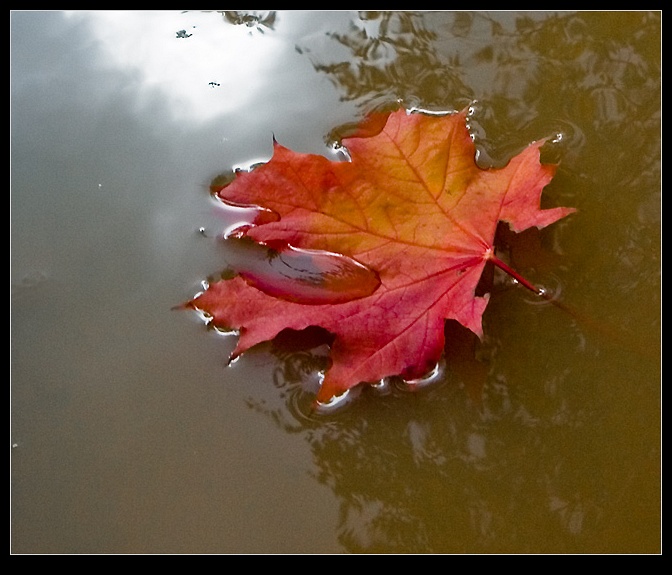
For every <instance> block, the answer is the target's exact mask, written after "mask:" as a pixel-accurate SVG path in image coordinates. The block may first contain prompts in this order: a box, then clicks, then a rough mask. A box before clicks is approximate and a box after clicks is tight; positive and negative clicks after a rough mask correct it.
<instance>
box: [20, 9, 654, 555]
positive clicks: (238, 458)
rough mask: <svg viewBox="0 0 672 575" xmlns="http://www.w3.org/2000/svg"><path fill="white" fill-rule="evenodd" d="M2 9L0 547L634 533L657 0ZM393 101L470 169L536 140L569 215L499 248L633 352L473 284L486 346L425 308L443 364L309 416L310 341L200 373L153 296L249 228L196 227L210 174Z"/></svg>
mask: <svg viewBox="0 0 672 575" xmlns="http://www.w3.org/2000/svg"><path fill="white" fill-rule="evenodd" d="M20 16H21V18H19V19H16V21H15V22H16V25H14V26H13V30H12V32H13V39H12V48H13V55H12V90H13V92H12V94H13V103H12V107H13V110H12V134H13V156H12V276H13V277H12V283H13V299H12V384H13V389H14V391H13V397H12V403H13V434H14V437H13V438H12V441H13V443H14V444H16V445H17V447H16V448H15V449H14V450H13V456H14V457H13V468H14V469H13V491H14V492H13V502H12V520H13V531H14V533H13V538H14V541H13V547H14V548H15V549H17V550H19V551H20V552H36V551H37V552H41V551H44V550H46V551H47V552H101V551H103V552H107V551H110V552H138V551H139V552H174V551H180V552H187V553H188V552H194V551H195V552H199V551H201V550H205V551H206V552H222V551H223V552H241V551H242V552H248V551H249V552H274V551H290V552H291V551H295V550H299V551H317V552H319V551H322V550H324V549H327V550H333V549H342V550H345V551H349V552H447V553H489V552H514V553H515V552H518V553H525V552H548V553H562V552H621V553H629V552H645V553H646V552H654V553H655V552H657V551H658V550H659V548H660V416H659V414H660V405H659V398H660V392H659V382H660V366H659V364H658V363H657V362H656V361H655V359H654V360H653V361H652V360H651V359H648V358H647V357H644V356H643V355H642V354H640V353H638V351H637V349H641V348H645V349H648V350H650V352H651V353H650V354H648V355H649V356H651V357H654V358H656V357H657V356H659V354H660V341H659V340H660V159H661V153H660V127H661V124H660V14H659V13H655V12H614V13H608V12H602V13H600V12H580V13H549V12H533V13H510V12H493V13H488V12H455V13H453V12H440V13H414V12H365V13H353V12H334V13H329V12H315V11H310V12H270V11H250V12H247V11H239V12H207V13H201V12H186V13H169V12H93V13H79V12H77V13H69V14H68V15H67V19H66V20H65V21H66V22H67V25H64V24H63V19H62V18H61V16H60V15H55V14H51V15H47V16H45V15H43V14H35V15H33V14H21V15H20ZM57 16H58V17H57ZM33 18H35V19H33ZM37 32H39V34H37ZM19 33H20V37H17V34H19ZM31 34H33V36H31ZM399 99H401V100H403V102H404V104H405V105H407V106H417V107H420V108H425V109H430V110H447V109H458V108H463V107H464V106H466V105H468V104H470V103H472V102H475V104H474V114H473V116H472V118H471V130H472V133H473V134H474V137H475V140H476V144H477V147H478V148H479V162H480V163H481V164H483V165H493V164H494V165H497V164H500V163H503V162H506V161H507V159H508V158H510V157H511V155H512V154H514V153H516V152H517V151H519V150H520V149H522V148H523V147H524V146H526V145H527V144H528V143H529V142H530V141H532V140H535V139H539V138H543V137H549V138H551V140H552V141H549V142H548V143H547V144H546V145H545V147H544V150H543V152H544V156H545V159H546V160H547V161H560V162H561V165H560V169H559V170H558V173H557V175H556V177H555V179H554V181H553V182H552V183H551V184H550V185H549V186H548V188H547V190H546V192H545V198H544V201H545V202H547V203H548V205H549V206H550V205H567V206H575V207H577V208H578V209H579V211H578V213H577V215H576V217H573V218H572V219H571V221H569V220H568V221H566V222H565V221H563V222H559V223H558V224H556V225H554V226H553V227H552V228H549V229H545V230H542V231H541V232H538V231H530V232H529V233H527V232H526V233H525V234H523V235H522V237H519V238H517V239H515V240H514V239H513V238H511V237H509V236H507V235H506V233H505V232H502V234H500V236H499V239H498V241H499V242H500V245H501V248H502V249H503V250H507V255H509V257H510V258H511V261H512V263H513V264H514V265H515V267H516V268H517V269H518V270H519V271H520V272H521V273H522V274H523V275H525V276H528V277H530V279H533V280H534V281H535V283H539V284H540V285H545V286H549V288H550V289H554V286H561V287H562V290H561V297H562V299H563V301H565V302H567V303H568V304H571V306H573V307H574V308H577V309H579V310H581V311H582V312H583V313H585V314H590V317H591V318H592V319H593V320H595V321H597V322H602V323H605V324H607V325H613V326H615V327H617V328H618V329H619V330H620V331H625V332H626V333H627V334H628V335H629V337H630V338H631V340H632V341H636V342H637V346H633V347H636V349H629V348H627V347H624V346H622V345H621V344H620V343H616V342H614V341H609V340H606V339H605V338H603V337H602V336H601V335H600V334H599V333H596V332H595V331H592V330H591V329H590V326H587V325H585V324H582V323H581V321H579V320H577V319H576V318H573V317H570V316H568V315H567V314H565V313H563V312H562V310H559V309H556V308H554V307H553V306H549V305H529V302H528V300H527V294H525V293H521V290H519V289H516V287H515V286H512V285H511V284H509V283H504V282H501V281H500V280H499V278H498V277H497V276H496V275H495V277H494V278H490V277H489V278H486V279H487V283H486V284H485V286H486V287H487V289H488V290H489V291H492V293H493V297H492V298H491V301H490V304H489V307H488V310H487V312H486V314H485V317H484V329H485V332H486V338H485V339H484V340H483V341H482V342H478V341H476V340H475V339H474V337H473V336H469V337H465V333H464V330H462V329H461V328H460V326H456V325H453V324H452V323H449V324H448V325H447V326H446V339H447V341H448V342H449V345H448V346H447V347H446V357H445V363H444V364H442V365H441V366H440V370H439V373H438V377H439V379H440V381H438V382H435V383H433V384H432V385H429V386H421V388H420V389H417V390H416V391H410V390H408V389H400V388H399V386H396V385H393V382H386V383H387V384H389V385H387V386H385V385H381V386H376V387H374V388H371V389H369V388H366V389H363V390H361V393H360V395H359V397H358V398H357V399H356V401H353V402H352V403H351V404H350V405H348V406H347V407H346V408H345V409H340V410H337V411H335V412H333V413H319V412H315V411H314V410H313V406H312V398H313V397H314V391H315V389H316V388H317V386H318V385H319V383H320V373H321V372H322V371H323V370H324V369H326V367H327V365H328V345H329V342H330V336H329V334H327V333H325V332H323V331H321V330H308V331H307V332H305V333H304V332H302V333H298V334H297V333H283V334H281V337H279V338H278V339H276V340H275V341H274V342H271V343H268V344H263V345H261V346H259V347H258V348H256V349H253V350H250V351H249V352H248V353H247V354H246V355H245V356H243V357H242V358H241V359H240V360H239V361H238V362H236V364H235V365H232V366H228V367H226V366H225V364H226V359H225V358H226V352H227V350H231V349H233V343H232V341H231V338H232V337H235V336H229V335H227V336H226V337H223V338H219V337H217V338H216V337H209V335H210V334H208V333H205V330H199V329H198V328H200V326H194V325H193V324H192V323H190V322H189V320H188V319H185V317H186V316H185V314H178V313H176V312H171V311H170V308H171V307H172V306H174V305H175V304H176V303H178V302H179V301H181V300H184V299H186V298H187V297H189V295H192V294H191V293H189V290H190V289H192V288H193V289H197V288H196V286H198V285H199V283H200V281H201V280H203V279H204V277H205V276H206V275H207V274H209V273H218V272H221V270H222V268H224V267H225V265H226V262H227V256H229V255H230V254H228V253H224V254H222V246H221V245H216V242H214V241H212V238H213V237H215V236H216V235H217V233H218V232H219V231H222V230H224V229H228V228H230V227H231V226H234V225H235V224H236V223H237V222H239V221H245V220H246V218H247V217H248V216H249V215H250V214H247V213H240V214H235V215H231V218H234V219H235V221H233V220H231V221H229V220H226V221H222V219H221V218H219V219H215V220H214V223H212V220H211V219H208V218H209V216H208V215H207V214H209V212H210V211H211V208H212V205H211V199H210V197H209V196H208V193H207V187H208V184H209V182H210V181H211V179H212V177H213V176H214V175H215V174H217V173H221V172H222V171H223V170H227V169H231V168H233V167H235V166H237V165H249V163H250V162H256V161H258V160H257V159H258V158H267V157H269V156H270V152H271V147H272V138H273V135H275V137H276V139H277V140H278V141H279V142H281V143H283V144H284V145H287V146H289V147H291V148H293V149H298V150H299V151H305V152H311V153H323V154H325V155H327V156H329V155H334V156H336V155H337V154H336V153H335V152H337V150H333V149H332V148H329V147H328V145H326V144H325V140H328V139H329V138H330V137H331V136H330V134H331V130H333V129H334V128H335V127H338V126H342V125H344V124H347V123H352V122H355V121H357V120H358V119H359V118H360V117H361V116H362V115H363V114H364V112H366V111H368V110H369V109H371V108H377V107H379V106H384V105H389V104H390V103H395V102H396V101H397V100H399ZM234 216H235V217H234ZM227 217H228V216H227ZM199 229H202V230H203V231H202V233H199V231H198V230H199ZM204 235H205V236H206V237H205V238H204V237H203V236H204ZM484 289H485V287H484ZM434 379H436V377H435V378H434ZM245 406H247V409H246V408H245ZM269 422H270V423H269ZM304 453H305V455H304ZM318 488H319V489H318ZM330 495H333V498H334V500H333V501H332V499H330V498H329V496H330ZM334 503H335V505H336V506H337V507H338V508H336V507H335V506H334Z"/></svg>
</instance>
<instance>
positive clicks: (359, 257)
mask: <svg viewBox="0 0 672 575" xmlns="http://www.w3.org/2000/svg"><path fill="white" fill-rule="evenodd" d="M366 122H367V125H368V126H371V125H374V126H377V128H376V129H375V130H374V132H375V133H374V135H371V132H370V131H369V133H365V132H360V133H358V134H356V135H355V136H353V137H349V138H345V139H343V145H344V146H345V148H346V149H347V151H348V153H349V156H350V161H347V162H334V161H330V160H328V159H326V158H324V157H322V156H318V155H312V154H300V153H296V152H293V151H291V150H289V149H287V148H285V147H283V146H281V145H280V144H278V143H277V142H274V150H273V156H272V158H271V160H270V161H269V162H268V163H266V164H264V165H262V166H260V167H258V168H256V169H254V170H253V171H251V172H242V173H239V174H238V176H237V177H236V179H235V180H234V181H233V182H232V183H230V184H229V185H227V186H225V187H223V188H222V189H221V190H219V192H218V196H219V197H220V198H221V199H222V200H224V201H226V202H231V203H234V204H237V205H256V206H262V207H264V208H266V209H267V210H271V211H272V212H273V213H274V214H275V217H268V215H269V212H268V211H266V212H264V215H265V217H263V218H259V221H257V222H255V225H252V226H249V227H247V228H245V229H241V232H240V235H244V236H246V237H248V238H251V239H252V240H254V241H255V242H257V243H259V244H262V245H264V246H267V247H268V249H271V250H274V252H273V253H274V254H275V255H276V256H277V255H278V254H280V255H282V254H286V255H287V256H295V257H300V256H301V255H303V256H309V255H310V253H311V252H309V251H305V253H303V254H301V251H302V250H321V251H322V252H329V253H332V254H342V255H343V256H344V259H343V262H342V263H343V265H342V266H340V267H339V265H340V264H337V265H336V264H335V267H336V268H337V271H336V272H335V273H331V274H330V272H329V271H328V272H327V273H325V274H322V276H320V274H319V269H320V265H319V258H317V260H318V264H316V266H317V268H318V272H316V273H314V274H312V276H311V277H313V279H314V278H315V277H317V278H320V277H322V279H323V280H324V281H326V282H327V283H329V281H330V280H328V279H327V280H325V279H324V278H328V277H331V278H336V280H334V282H333V285H331V287H329V288H328V289H327V290H326V291H325V292H324V293H327V296H326V297H325V298H323V299H321V298H320V297H317V298H313V297H312V296H311V295H310V293H312V292H309V293H308V295H306V294H304V293H303V292H301V290H298V291H295V290H293V289H292V288H285V287H282V285H280V287H279V288H277V289H273V286H274V285H275V284H274V281H273V280H272V279H270V280H269V281H266V280H265V279H264V278H261V279H260V278H259V274H257V273H255V272H254V271H252V272H249V271H248V272H247V273H246V272H245V271H243V272H241V273H242V275H239V276H236V277H234V278H233V279H231V280H225V281H218V282H216V283H213V284H211V285H210V286H209V287H208V289H207V290H206V291H205V292H203V293H202V294H200V295H198V296H197V297H195V298H194V299H193V300H191V301H190V302H188V303H187V304H186V305H187V306H188V307H192V308H196V309H199V310H202V311H203V312H205V313H206V314H208V315H209V316H211V318H212V321H213V323H214V324H215V325H218V326H226V327H227V328H234V329H237V330H239V333H240V337H239V340H238V345H237V347H236V349H235V351H234V353H233V356H234V357H235V356H238V355H239V354H241V353H242V352H244V351H245V350H247V349H249V348H250V347H251V346H253V345H255V344H257V343H260V342H262V341H267V340H270V339H272V338H274V337H275V336H276V335H277V334H278V333H279V332H280V331H281V330H283V329H285V328H291V329H295V330H301V329H304V328H306V327H308V326H321V327H323V328H325V329H326V330H328V331H329V332H331V333H332V334H333V335H334V339H333V344H332V346H331V351H330V359H331V366H330V367H329V369H328V370H327V371H326V373H325V376H324V380H323V383H322V386H321V388H320V391H319V393H318V396H317V400H318V401H320V402H326V401H328V400H330V399H331V398H332V397H334V396H336V395H340V394H341V393H343V392H344V391H345V390H347V389H350V388H351V387H353V386H355V385H357V384H359V383H360V382H376V381H379V380H380V379H381V378H384V377H387V376H393V375H401V376H402V377H404V378H411V379H412V378H417V377H421V376H422V375H424V374H425V373H426V372H427V371H429V370H430V369H431V368H432V367H433V366H434V365H435V364H436V362H437V361H438V360H439V358H440V356H441V354H442V351H443V349H444V323H445V320H446V319H455V320H457V321H458V322H460V323H461V324H462V325H464V326H465V327H467V328H469V329H470V330H472V331H473V332H474V333H476V334H477V335H479V336H481V335H482V327H481V317H482V315H483V311H484V310H485V307H486V305H487V303H488V297H489V295H486V296H484V297H477V296H476V295H475V288H476V285H477V283H478V281H479V279H480V277H481V273H482V272H483V268H484V266H485V264H486V262H487V261H493V262H494V263H495V264H496V265H499V266H500V267H503V268H504V269H506V271H508V272H509V273H512V274H514V275H515V277H517V279H519V280H522V281H523V283H526V282H525V281H524V280H523V279H522V278H520V276H517V274H515V272H513V270H510V269H508V268H507V266H505V264H503V263H502V262H501V261H499V260H498V259H497V258H496V257H495V256H494V246H493V241H494V237H495V229H496V226H497V223H498V222H499V221H504V222H507V223H508V224H509V226H510V227H511V229H513V230H514V231H522V230H525V229H527V228H529V227H532V226H536V227H539V228H541V227H544V226H546V225H548V224H551V223H553V222H555V221H556V220H558V219H560V218H562V217H564V216H565V215H567V214H569V213H571V212H573V211H574V210H573V209H571V208H553V209H545V210H542V209H540V206H539V202H540V196H541V192H542V189H543V188H544V186H546V185H547V184H548V183H549V182H550V181H551V179H552V177H553V175H554V173H555V169H556V166H554V165H543V164H541V163H540V159H539V149H540V147H541V146H542V144H543V143H544V142H543V141H539V142H535V143H532V144H530V145H529V146H528V147H527V148H526V149H524V150H523V151H522V152H520V153H519V154H518V155H517V156H515V157H514V158H512V159H511V161H510V162H509V163H508V164H507V165H506V166H505V167H503V168H501V169H481V168H479V167H478V166H477V165H476V163H475V147H474V144H473V142H472V140H471V137H470V134H469V132H468V130H467V127H466V112H461V113H455V114H452V115H445V116H436V115H426V114H422V113H409V112H407V111H405V110H398V111H396V112H394V113H390V114H377V115H373V116H371V117H369V118H368V119H367V120H366ZM334 257H337V256H334ZM328 259H329V258H325V261H327V260H328ZM294 267H297V266H294ZM327 267H328V268H329V266H327ZM332 267H333V266H332ZM330 269H331V268H330ZM338 270H341V272H343V273H340V272H339V271H338ZM331 271H333V269H331ZM262 275H263V274H262ZM308 275H311V274H310V273H309V274H308ZM343 277H345V278H346V280H347V281H340V280H339V278H340V279H342V278H343ZM353 278H354V279H353ZM311 281H312V280H310V278H309V279H308V280H307V281H304V282H303V285H304V286H305V285H308V286H310V284H311ZM290 283H291V280H290ZM313 283H314V282H313ZM317 283H319V281H318V282H317ZM348 285H349V286H350V288H348V287H347V286H348ZM353 286H354V287H353ZM527 287H531V289H534V288H533V286H530V285H528V286H527ZM318 288H319V286H318ZM348 289H350V290H351V291H350V292H348V293H346V294H345V295H343V294H342V290H346V292H347V290H348ZM316 293H318V294H319V293H320V290H319V289H318V290H317V292H316ZM329 294H332V295H333V299H332V295H329ZM339 294H341V295H340V296H339Z"/></svg>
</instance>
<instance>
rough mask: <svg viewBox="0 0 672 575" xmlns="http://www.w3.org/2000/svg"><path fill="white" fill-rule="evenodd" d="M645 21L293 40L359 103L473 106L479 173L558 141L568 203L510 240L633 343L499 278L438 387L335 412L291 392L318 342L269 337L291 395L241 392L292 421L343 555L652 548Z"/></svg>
mask: <svg viewBox="0 0 672 575" xmlns="http://www.w3.org/2000/svg"><path fill="white" fill-rule="evenodd" d="M659 35H660V15H659V14H656V13H651V12H631V13H578V14H548V13H533V14H510V13H494V14H488V13H467V12H461V13H454V14H445V13H442V14H427V13H424V14H423V13H399V12H375V13H361V14H360V15H359V18H353V20H352V22H351V25H350V29H349V30H347V31H345V32H342V31H339V32H328V33H327V36H328V37H329V38H330V39H331V40H332V41H333V42H334V43H335V44H336V45H337V46H338V47H339V48H340V49H344V51H343V52H340V53H339V52H338V50H331V51H329V50H326V49H325V48H324V47H322V48H319V47H318V48H313V47H311V45H310V43H309V42H306V43H305V44H303V45H301V46H299V47H297V49H299V50H300V51H301V53H304V54H307V56H308V57H309V58H310V59H311V62H312V63H313V66H314V67H315V69H316V70H317V71H318V72H320V73H324V74H326V75H327V76H328V77H329V78H330V80H332V81H333V82H334V84H335V85H337V86H338V87H339V88H340V89H341V90H342V98H343V99H345V100H351V101H355V102H357V103H358V105H359V106H361V107H362V108H363V109H365V110H366V109H371V108H374V107H378V106H380V105H381V104H386V103H389V102H390V101H394V100H397V99H402V100H403V101H404V103H405V104H406V105H416V106H419V107H425V108H433V109H451V108H459V107H462V106H464V105H465V103H467V102H472V101H473V100H478V103H477V104H475V108H476V113H475V121H474V125H473V126H472V130H473V132H474V134H475V137H476V142H477V145H478V146H479V150H480V156H479V161H480V162H482V163H483V164H485V165H492V164H502V163H505V162H506V161H507V160H508V158H510V157H511V155H512V154H514V153H516V152H517V151H518V150H519V149H520V148H521V147H522V146H524V145H525V144H527V143H528V142H529V141H531V140H534V139H537V138H540V137H550V138H551V139H552V141H551V142H550V143H549V144H548V145H547V146H546V148H545V149H544V153H545V159H546V161H562V166H561V169H560V172H559V174H558V176H557V177H556V181H555V182H554V183H553V184H552V185H551V186H549V188H548V190H547V198H546V200H545V201H548V202H552V203H560V204H562V205H575V206H578V207H579V210H580V213H581V215H580V217H578V218H577V219H576V221H572V222H563V223H561V224H559V225H558V226H556V227H555V228H553V229H550V230H544V232H542V234H541V235H540V234H538V233H530V234H527V235H525V236H524V237H523V238H522V239H521V241H518V242H514V244H513V245H511V243H510V241H509V242H506V244H507V246H508V248H509V249H510V252H511V253H510V256H511V257H512V259H514V260H517V261H518V265H520V266H521V267H522V269H523V270H524V271H525V272H526V273H528V274H529V275H530V276H532V278H533V279H535V280H538V281H541V282H542V283H547V284H553V285H554V286H555V287H553V288H552V289H557V290H561V291H562V297H563V298H565V299H566V300H568V301H571V302H572V303H573V304H575V305H578V306H580V307H582V308H583V309H584V310H586V311H587V312H589V313H590V314H593V316H594V318H596V319H598V320H603V321H606V322H610V323H611V324H612V325H613V326H615V327H616V328H617V329H618V330H620V331H621V332H622V333H623V334H626V335H627V337H633V338H637V339H638V341H643V346H633V348H632V349H629V348H628V346H627V345H626V347H625V348H624V347H623V345H622V342H620V343H615V342H613V341H607V340H605V339H604V338H601V337H600V335H599V334H598V333H595V332H594V331H591V329H590V326H589V325H582V324H581V322H580V321H579V320H576V318H573V317H571V316H569V315H568V314H566V313H563V312H562V311H561V310H557V309H553V308H552V307H549V306H548V305H544V306H541V307H540V306H526V304H525V296H524V295H521V293H520V290H516V289H508V290H506V291H504V292H501V290H500V292H499V293H497V294H496V298H495V299H493V301H492V302H491V304H490V308H489V310H488V312H487V313H486V317H485V324H486V339H485V341H484V342H482V343H481V344H479V345H477V346H476V351H475V352H474V351H473V348H471V349H472V352H470V353H472V354H473V355H472V356H471V357H472V365H471V367H469V368H468V369H466V370H465V369H461V364H460V362H459V361H457V362H454V363H453V364H452V367H451V363H450V362H448V368H447V371H446V376H445V377H444V379H443V384H444V385H442V386H437V387H436V388H430V389H428V390H423V391H422V392H421V393H416V394H409V393H400V392H391V393H388V394H387V395H384V394H383V395H381V393H376V390H375V389H374V388H368V389H365V390H364V391H363V393H362V394H361V396H360V397H359V398H358V400H357V401H356V402H355V403H354V404H353V405H350V406H349V407H348V408H347V409H345V410H343V411H341V412H339V413H337V414H332V415H331V416H329V417H320V416H319V415H315V414H310V412H309V411H307V409H309V404H308V403H307V402H306V400H305V399H302V398H305V396H306V393H307V392H310V390H311V389H314V388H315V386H316V385H317V384H318V383H319V382H315V381H314V378H315V373H316V372H317V371H319V370H320V369H324V365H325V356H324V354H325V353H326V351H325V348H318V351H317V352H315V351H314V350H313V351H312V352H311V351H310V348H311V347H312V346H313V345H315V342H313V343H311V342H308V344H307V345H304V350H303V351H300V352H299V351H291V349H290V350H289V351H288V348H287V347H282V346H280V348H278V347H276V348H275V353H276V355H277V357H278V358H279V359H280V360H281V365H282V367H280V368H277V369H276V372H275V376H274V381H275V383H276V386H277V387H278V389H281V390H282V396H283V397H284V398H286V400H287V403H286V404H285V405H286V406H288V407H289V409H288V410H286V409H284V408H283V407H282V406H276V407H272V406H270V405H268V404H264V403H263V402H259V401H253V400H251V401H250V406H251V407H253V408H254V409H256V410H259V411H261V412H264V413H266V414H268V415H269V416H270V417H272V418H273V419H274V420H275V421H276V422H277V423H278V425H279V426H280V427H282V428H283V429H285V430H287V431H292V432H297V431H301V429H303V430H304V433H305V436H306V439H307V440H308V441H309V443H310V445H311V447H312V449H313V452H314V455H315V460H316V462H317V465H318V468H319V471H318V472H317V478H318V480H319V481H321V482H323V483H325V484H326V485H329V486H330V487H331V488H332V489H333V491H334V493H336V494H337V495H338V496H339V498H340V499H341V502H342V505H341V516H340V522H339V540H340V542H341V543H342V544H343V545H344V547H345V548H346V549H348V550H349V551H352V552H400V553H404V552H466V553H469V552H483V553H489V552H523V553H526V552H542V553H558V552H560V553H562V552H625V553H629V552H656V551H657V550H658V549H659V527H660V525H659V523H660V520H659V488H660V483H659V474H658V472H659V461H660V460H659V457H660V452H659V425H658V424H657V417H656V416H657V414H658V413H659V403H658V399H659V393H658V382H659V380H660V372H659V365H658V364H657V361H656V359H655V358H656V357H658V355H659V349H660V348H659V335H660V331H659V330H660V327H659V325H660V324H659V309H660V299H659V298H660V283H659V282H660V272H659V245H660V235H659V225H660V215H659V209H658V207H659V202H660V195H659V194H660V139H659V135H660V52H659V49H660V46H659V41H658V39H659ZM332 47H333V46H332ZM334 54H340V57H339V58H334ZM509 240H511V238H510V237H509ZM530 242H531V243H530ZM542 244H543V246H542ZM542 248H543V249H542ZM549 262H552V265H549ZM553 268H555V270H556V271H555V272H554V273H555V274H557V275H552V272H550V271H549V270H551V269H553ZM509 287H510V286H509ZM525 333H527V334H530V337H526V336H525V335H524V334H525ZM532 334H533V335H532ZM453 341H455V340H453ZM304 343H305V342H304ZM450 343H451V340H450V339H449V343H448V347H450ZM458 343H459V341H458ZM458 347H459V345H458ZM642 348H645V349H648V350H650V351H651V353H650V354H648V353H647V354H646V357H643V356H642V354H641V353H640V352H639V351H638V350H641V349H642ZM271 350H273V348H271ZM476 358H478V359H477V360H476ZM651 358H653V360H652V359H651ZM474 376H476V380H478V383H474Z"/></svg>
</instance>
